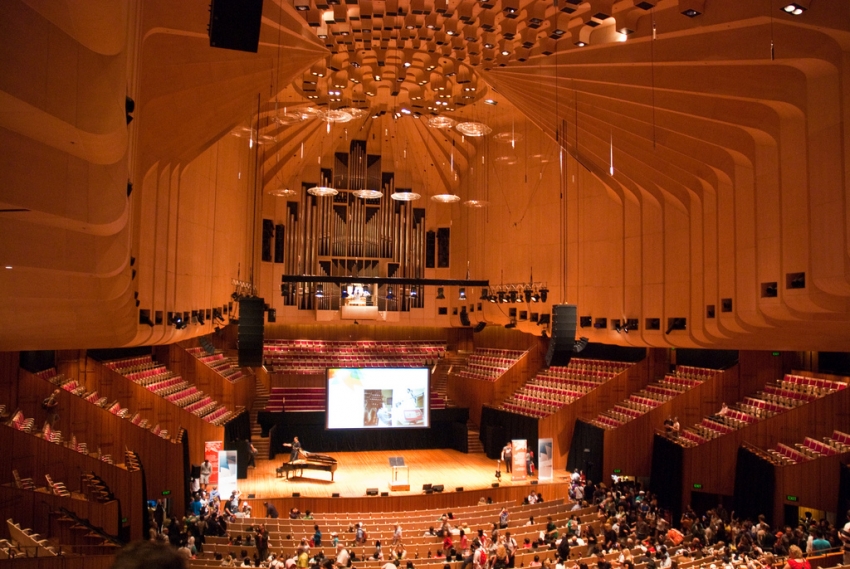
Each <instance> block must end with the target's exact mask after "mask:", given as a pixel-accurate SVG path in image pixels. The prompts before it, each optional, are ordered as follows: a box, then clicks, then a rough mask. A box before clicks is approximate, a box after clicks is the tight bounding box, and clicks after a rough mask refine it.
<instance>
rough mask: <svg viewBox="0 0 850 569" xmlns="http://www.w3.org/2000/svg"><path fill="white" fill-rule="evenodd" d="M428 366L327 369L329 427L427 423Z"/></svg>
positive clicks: (407, 425) (384, 426)
mask: <svg viewBox="0 0 850 569" xmlns="http://www.w3.org/2000/svg"><path fill="white" fill-rule="evenodd" d="M428 380H429V373H428V368H356V369H355V368H333V369H329V370H328V383H327V391H328V411H327V428H328V429H389V428H399V427H402V428H403V427H428V426H429V423H430V413H429V409H428V403H429V395H428Z"/></svg>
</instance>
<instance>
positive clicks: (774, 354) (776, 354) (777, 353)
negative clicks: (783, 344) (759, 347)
mask: <svg viewBox="0 0 850 569" xmlns="http://www.w3.org/2000/svg"><path fill="white" fill-rule="evenodd" d="M771 355H772V356H778V355H779V352H773V353H772V354H771Z"/></svg>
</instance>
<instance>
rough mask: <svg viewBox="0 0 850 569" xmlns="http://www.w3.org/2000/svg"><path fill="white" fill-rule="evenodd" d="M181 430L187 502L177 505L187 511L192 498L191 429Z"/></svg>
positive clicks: (185, 497)
mask: <svg viewBox="0 0 850 569" xmlns="http://www.w3.org/2000/svg"><path fill="white" fill-rule="evenodd" d="M181 431H182V433H180V435H178V440H179V441H180V443H181V444H182V445H183V501H184V502H185V503H183V504H176V505H175V506H176V507H182V508H183V511H184V512H185V511H186V510H188V509H189V503H190V502H191V500H192V493H191V492H190V491H189V473H190V472H192V465H191V464H190V463H189V431H187V430H186V429H181ZM176 513H177V512H175V514H176Z"/></svg>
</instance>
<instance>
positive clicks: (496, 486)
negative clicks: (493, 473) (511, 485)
mask: <svg viewBox="0 0 850 569" xmlns="http://www.w3.org/2000/svg"><path fill="white" fill-rule="evenodd" d="M490 486H492V487H493V488H498V487H499V483H498V482H493V483H492V484H490Z"/></svg>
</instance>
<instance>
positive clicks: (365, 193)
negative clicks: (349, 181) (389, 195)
mask: <svg viewBox="0 0 850 569" xmlns="http://www.w3.org/2000/svg"><path fill="white" fill-rule="evenodd" d="M351 193H352V194H354V195H355V196H356V197H358V198H360V199H364V200H376V199H378V198H380V197H381V196H383V195H384V194H382V193H381V192H379V191H378V190H355V191H353V192H351Z"/></svg>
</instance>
